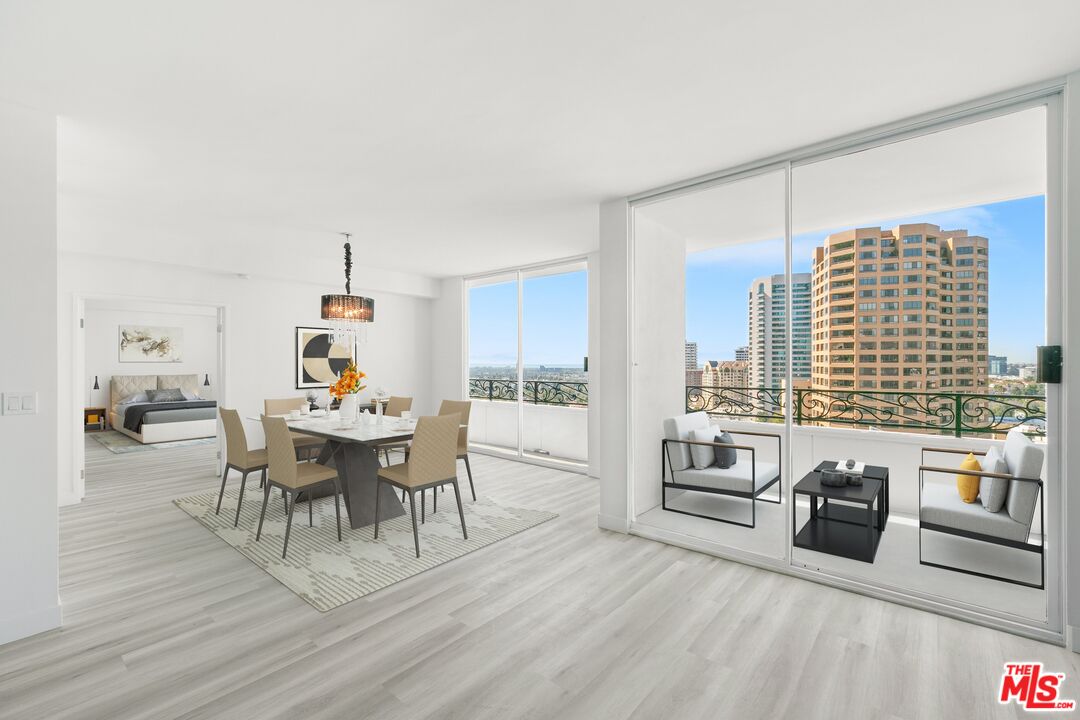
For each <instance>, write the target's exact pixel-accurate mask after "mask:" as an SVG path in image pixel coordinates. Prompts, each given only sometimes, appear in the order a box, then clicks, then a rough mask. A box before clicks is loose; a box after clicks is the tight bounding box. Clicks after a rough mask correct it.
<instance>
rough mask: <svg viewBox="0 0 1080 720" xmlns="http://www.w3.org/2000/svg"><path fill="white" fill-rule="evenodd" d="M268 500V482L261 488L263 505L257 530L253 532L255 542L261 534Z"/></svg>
mask: <svg viewBox="0 0 1080 720" xmlns="http://www.w3.org/2000/svg"><path fill="white" fill-rule="evenodd" d="M269 502H270V483H266V487H265V488H263V506H262V512H260V513H259V531H258V532H256V533H255V542H259V538H260V537H261V536H262V525H263V518H265V517H266V506H267V504H268V503H269Z"/></svg>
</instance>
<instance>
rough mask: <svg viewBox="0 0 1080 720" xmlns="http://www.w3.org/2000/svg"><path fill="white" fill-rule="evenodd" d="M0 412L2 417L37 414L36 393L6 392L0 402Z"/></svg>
mask: <svg viewBox="0 0 1080 720" xmlns="http://www.w3.org/2000/svg"><path fill="white" fill-rule="evenodd" d="M0 412H2V413H3V414H4V415H34V414H36V413H37V393H36V392H29V391H23V392H7V393H4V394H3V401H2V402H0Z"/></svg>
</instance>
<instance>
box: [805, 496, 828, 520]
mask: <svg viewBox="0 0 1080 720" xmlns="http://www.w3.org/2000/svg"><path fill="white" fill-rule="evenodd" d="M806 497H808V498H809V499H810V519H811V520H817V498H816V497H814V496H813V495H807V496H806ZM825 502H828V500H826V501H825Z"/></svg>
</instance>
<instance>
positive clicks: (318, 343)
mask: <svg viewBox="0 0 1080 720" xmlns="http://www.w3.org/2000/svg"><path fill="white" fill-rule="evenodd" d="M355 357H356V341H355V340H354V341H353V342H352V343H350V344H348V345H341V344H335V345H332V344H330V330H329V329H327V328H313V327H298V328H296V388H297V389H298V390H303V389H306V388H325V387H330V385H331V384H332V383H334V382H336V381H337V378H338V373H340V372H341V371H342V370H344V369H345V367H346V366H347V365H348V364H349V360H350V359H351V358H355Z"/></svg>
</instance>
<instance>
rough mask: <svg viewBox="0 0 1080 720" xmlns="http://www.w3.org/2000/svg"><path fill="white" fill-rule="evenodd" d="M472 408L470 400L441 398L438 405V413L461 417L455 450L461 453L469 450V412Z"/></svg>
mask: <svg viewBox="0 0 1080 720" xmlns="http://www.w3.org/2000/svg"><path fill="white" fill-rule="evenodd" d="M471 410H472V401H470V400H443V401H442V405H440V406H439V415H458V416H459V417H460V418H461V421H460V423H459V424H460V425H461V427H460V428H458V439H457V452H458V455H463V454H465V453H467V452H469V412H470V411H471Z"/></svg>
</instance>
